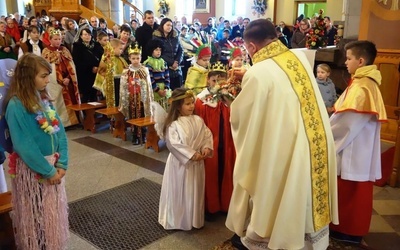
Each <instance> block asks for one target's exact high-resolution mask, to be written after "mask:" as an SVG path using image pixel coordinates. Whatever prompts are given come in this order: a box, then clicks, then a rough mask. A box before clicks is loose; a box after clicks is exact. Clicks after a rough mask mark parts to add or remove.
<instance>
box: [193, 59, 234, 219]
mask: <svg viewBox="0 0 400 250" xmlns="http://www.w3.org/2000/svg"><path fill="white" fill-rule="evenodd" d="M226 77H227V72H226V67H225V65H224V64H222V63H221V62H216V63H214V64H212V66H211V68H210V71H209V72H208V75H207V88H206V89H204V90H203V91H202V92H200V93H199V94H198V95H197V99H196V103H195V112H196V114H197V115H198V116H200V117H201V118H203V120H204V123H205V124H206V125H207V127H208V128H209V129H210V130H211V132H212V134H213V145H214V148H218V149H222V150H215V151H214V155H213V157H212V158H208V159H205V160H204V164H205V212H206V220H213V217H214V214H215V213H217V212H219V211H222V212H227V211H228V207H229V202H230V197H231V194H232V187H233V183H232V181H233V178H232V175H233V163H234V161H235V154H234V150H235V149H234V146H233V142H232V136H231V134H230V133H231V129H230V123H229V119H226V117H224V116H223V114H224V113H223V108H224V104H223V103H222V102H220V101H219V98H216V96H215V95H217V92H218V91H217V89H218V88H219V85H220V84H221V82H222V83H223V82H226ZM222 118H224V119H222ZM228 118H229V117H228ZM220 180H222V182H220Z"/></svg>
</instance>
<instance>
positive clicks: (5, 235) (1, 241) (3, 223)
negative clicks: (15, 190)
mask: <svg viewBox="0 0 400 250" xmlns="http://www.w3.org/2000/svg"><path fill="white" fill-rule="evenodd" d="M11 210H12V204H11V192H6V193H1V194H0V249H10V250H11V249H16V246H15V239H14V230H13V225H12V221H11V218H10V214H9V213H10V211H11Z"/></svg>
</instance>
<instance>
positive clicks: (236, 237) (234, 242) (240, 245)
mask: <svg viewBox="0 0 400 250" xmlns="http://www.w3.org/2000/svg"><path fill="white" fill-rule="evenodd" d="M231 243H232V246H234V247H236V248H237V249H239V250H248V248H247V247H245V246H244V245H243V243H242V241H241V240H240V236H239V235H237V234H234V235H233V236H232V238H231Z"/></svg>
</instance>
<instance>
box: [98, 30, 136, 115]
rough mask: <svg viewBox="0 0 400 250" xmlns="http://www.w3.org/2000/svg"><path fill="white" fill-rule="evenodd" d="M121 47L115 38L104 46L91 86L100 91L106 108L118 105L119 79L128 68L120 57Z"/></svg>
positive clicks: (120, 43) (119, 41)
mask: <svg viewBox="0 0 400 250" xmlns="http://www.w3.org/2000/svg"><path fill="white" fill-rule="evenodd" d="M123 45H124V44H123V43H122V42H121V40H119V39H117V38H114V39H112V40H111V41H110V42H109V43H107V44H106V46H105V47H104V54H103V56H102V57H101V61H100V64H99V69H98V71H97V75H96V79H95V81H94V84H93V88H95V89H97V90H100V91H101V92H102V94H103V95H104V97H105V98H106V105H107V108H112V107H116V106H117V107H118V104H119V88H120V80H121V79H120V78H121V74H122V71H123V70H124V69H125V68H127V67H128V63H127V62H126V61H125V59H124V58H123V57H122V56H121V53H122V49H123Z"/></svg>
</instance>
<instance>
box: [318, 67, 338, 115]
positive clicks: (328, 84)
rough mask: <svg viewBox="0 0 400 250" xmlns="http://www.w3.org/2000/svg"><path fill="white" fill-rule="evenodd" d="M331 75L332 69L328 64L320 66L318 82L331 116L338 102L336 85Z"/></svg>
mask: <svg viewBox="0 0 400 250" xmlns="http://www.w3.org/2000/svg"><path fill="white" fill-rule="evenodd" d="M330 74H331V68H330V67H329V65H328V64H325V63H322V64H318V66H317V78H316V80H317V83H318V88H319V91H320V92H321V95H322V99H323V100H324V103H325V107H326V110H327V111H328V114H329V115H330V114H332V113H333V111H334V109H333V105H334V104H335V102H336V100H337V96H336V89H335V84H333V82H332V80H331V79H330V78H329V75H330Z"/></svg>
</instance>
